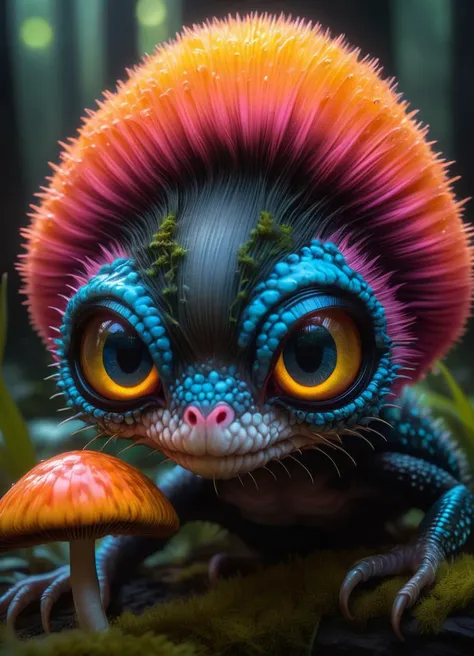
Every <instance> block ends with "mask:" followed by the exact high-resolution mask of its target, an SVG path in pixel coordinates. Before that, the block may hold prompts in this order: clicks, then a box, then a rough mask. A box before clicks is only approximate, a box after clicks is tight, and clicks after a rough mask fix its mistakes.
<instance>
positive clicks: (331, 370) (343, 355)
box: [272, 307, 363, 403]
mask: <svg viewBox="0 0 474 656" xmlns="http://www.w3.org/2000/svg"><path fill="white" fill-rule="evenodd" d="M308 327H310V328H314V330H312V331H308V332H307V333H306V334H305V333H304V332H303V331H304V329H305V328H308ZM308 335H309V337H310V338H311V339H312V340H313V346H312V349H313V350H312V351H311V339H309V340H308V339H306V342H307V343H308V341H309V344H310V348H309V349H308V348H307V347H306V350H305V349H300V351H301V352H300V353H299V354H298V352H297V346H298V344H297V340H298V339H299V341H300V345H301V343H302V337H303V338H305V337H308ZM314 337H316V339H314ZM323 347H325V348H324V351H323ZM315 349H319V350H318V351H316V352H315ZM326 351H327V352H328V353H329V356H328V355H327V353H326ZM295 353H296V355H295ZM301 354H303V356H304V361H299V362H298V360H302V358H301ZM298 355H299V356H300V357H299V358H298ZM315 356H316V360H315ZM318 357H320V365H321V366H316V365H315V364H314V363H315V362H316V363H317V362H318ZM328 360H330V362H329V364H328ZM362 360H363V357H362V338H361V335H360V332H359V329H358V327H357V325H356V323H355V321H354V320H353V319H352V317H351V316H350V314H349V313H348V312H346V311H345V310H343V309H341V308H337V307H331V308H326V309H322V310H318V311H317V312H315V313H312V314H310V315H306V316H305V317H304V318H303V320H302V321H300V322H298V324H296V325H295V326H293V328H292V330H291V331H290V333H289V335H288V336H287V338H286V339H285V342H284V344H283V345H282V348H281V350H280V352H279V355H278V358H277V361H276V364H275V367H274V370H273V375H272V377H273V380H274V383H275V384H276V386H277V388H278V389H279V390H280V391H281V392H283V393H284V394H286V395H287V396H289V397H291V398H292V399H297V400H301V401H303V402H313V403H314V402H321V403H324V402H328V401H330V400H333V399H337V398H338V397H340V396H341V395H343V394H345V393H346V392H347V391H348V390H349V389H350V388H351V387H353V385H354V384H355V382H356V381H357V378H358V376H359V375H360V372H361V368H362V365H363V361H362ZM312 367H313V368H316V371H315V372H312V371H311V369H312ZM298 369H299V372H298ZM295 372H296V373H295ZM308 372H310V374H309V373H308ZM298 373H299V374H300V375H299V376H298ZM297 376H298V377H299V378H300V380H298V379H297ZM304 379H307V380H304ZM305 383H308V384H305Z"/></svg>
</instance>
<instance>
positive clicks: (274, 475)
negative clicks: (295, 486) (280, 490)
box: [262, 465, 278, 481]
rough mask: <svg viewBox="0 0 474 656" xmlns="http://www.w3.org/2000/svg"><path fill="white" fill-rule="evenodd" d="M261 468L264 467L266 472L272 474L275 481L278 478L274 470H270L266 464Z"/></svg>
mask: <svg viewBox="0 0 474 656" xmlns="http://www.w3.org/2000/svg"><path fill="white" fill-rule="evenodd" d="M262 469H266V470H267V472H268V473H269V474H271V475H272V476H273V478H274V479H275V480H276V481H277V480H278V479H277V477H276V474H275V473H274V472H272V470H271V469H268V467H267V466H266V465H264V466H263V467H262Z"/></svg>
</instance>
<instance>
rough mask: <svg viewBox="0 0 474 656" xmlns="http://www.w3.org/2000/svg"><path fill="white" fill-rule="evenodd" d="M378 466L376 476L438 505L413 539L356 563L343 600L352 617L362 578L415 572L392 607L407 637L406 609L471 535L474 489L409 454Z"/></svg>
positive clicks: (382, 458)
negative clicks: (351, 600)
mask: <svg viewBox="0 0 474 656" xmlns="http://www.w3.org/2000/svg"><path fill="white" fill-rule="evenodd" d="M372 471H373V473H374V476H373V478H375V479H378V480H380V481H382V480H383V481H384V484H385V485H392V486H393V487H396V488H400V489H402V488H404V489H403V491H405V492H408V493H410V492H413V493H414V498H417V499H418V502H419V501H420V500H424V501H425V502H426V503H429V502H430V501H431V503H432V504H434V505H432V506H431V508H430V509H429V511H428V513H427V514H426V516H425V518H424V520H423V522H422V524H421V526H420V529H419V533H418V535H417V537H416V539H415V540H414V541H413V542H412V543H411V544H407V545H399V546H397V547H396V548H395V549H393V550H392V551H391V552H390V553H387V554H379V555H376V556H371V557H368V558H364V559H363V560H361V561H359V562H358V563H355V565H354V567H353V568H352V569H351V570H350V571H349V573H348V574H347V576H346V578H345V579H344V582H343V584H342V586H341V590H340V604H341V609H342V612H343V614H344V615H345V616H346V618H348V619H352V615H351V613H350V610H349V598H350V595H351V593H352V592H353V590H354V588H355V587H356V586H357V585H358V584H359V583H361V582H366V581H369V580H370V579H372V578H376V577H383V576H393V575H397V574H404V573H410V574H412V577H411V578H410V579H409V581H408V582H407V583H406V584H405V585H404V586H403V587H402V588H401V590H399V592H398V594H397V596H396V597H395V601H394V603H393V607H392V626H393V629H394V631H395V633H396V635H397V636H398V637H399V638H400V639H401V640H403V635H402V632H401V627H400V625H401V620H402V616H403V613H404V611H405V610H406V609H407V608H410V607H411V606H413V605H414V604H415V603H416V601H417V600H418V598H419V596H420V594H421V592H422V591H423V590H424V589H425V588H426V587H427V586H429V585H431V584H432V583H433V581H434V579H435V576H436V570H437V568H438V566H439V564H440V563H441V562H442V561H443V560H445V559H446V558H447V557H449V556H452V555H454V554H455V553H456V552H457V551H458V550H459V549H461V548H462V547H463V546H465V544H466V543H467V542H468V540H469V538H470V537H471V532H472V520H473V515H474V495H473V494H472V492H471V491H470V490H469V489H468V488H467V486H466V485H464V484H461V483H459V481H457V480H456V479H455V478H454V477H453V476H451V475H450V474H449V473H447V472H445V471H443V470H442V469H440V468H439V467H437V466H436V465H433V464H431V463H429V462H426V461H424V460H421V459H419V458H415V457H413V456H410V455H406V454H399V453H384V454H381V455H379V456H378V457H377V458H376V461H375V462H374V463H373V470H372ZM401 491H402V490H401ZM418 505H419V504H418Z"/></svg>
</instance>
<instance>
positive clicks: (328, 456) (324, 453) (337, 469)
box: [308, 446, 342, 478]
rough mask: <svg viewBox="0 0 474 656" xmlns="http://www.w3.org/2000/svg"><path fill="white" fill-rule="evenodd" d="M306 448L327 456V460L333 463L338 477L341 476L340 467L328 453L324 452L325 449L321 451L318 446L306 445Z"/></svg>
mask: <svg viewBox="0 0 474 656" xmlns="http://www.w3.org/2000/svg"><path fill="white" fill-rule="evenodd" d="M308 448H309V449H310V450H311V451H319V453H322V454H323V456H326V458H329V460H330V461H331V462H332V464H333V465H334V467H335V468H336V471H337V474H338V476H339V478H341V476H342V475H341V472H340V469H339V467H338V466H337V465H336V462H335V460H334V459H333V458H331V456H330V455H329V453H326V451H323V449H320V448H319V447H318V446H310V447H308Z"/></svg>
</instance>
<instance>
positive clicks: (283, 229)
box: [230, 211, 293, 323]
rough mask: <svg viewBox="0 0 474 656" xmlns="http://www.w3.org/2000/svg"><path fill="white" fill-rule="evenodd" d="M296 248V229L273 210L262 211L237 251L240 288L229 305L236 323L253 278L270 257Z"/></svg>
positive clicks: (233, 320) (232, 319)
mask: <svg viewBox="0 0 474 656" xmlns="http://www.w3.org/2000/svg"><path fill="white" fill-rule="evenodd" d="M292 248H293V229H292V227H291V226H289V225H285V224H282V225H279V224H278V223H276V221H275V219H274V217H273V216H272V215H271V214H270V212H266V211H262V212H261V213H260V216H259V219H258V222H257V225H256V226H255V228H253V229H252V230H251V232H250V237H249V239H248V240H247V241H246V242H245V244H242V246H240V248H239V249H238V251H237V264H238V267H239V276H240V277H239V288H238V291H237V295H236V298H235V300H234V302H233V303H232V305H231V307H230V321H231V322H233V323H235V322H236V321H237V318H238V314H239V311H240V307H241V304H242V302H243V301H245V300H246V299H247V298H248V296H249V287H250V284H251V281H252V278H253V277H254V276H255V274H256V272H258V270H259V269H260V267H261V266H262V264H263V262H264V261H265V259H266V258H267V257H269V256H270V257H272V256H275V255H277V254H278V253H280V252H284V251H291V250H292Z"/></svg>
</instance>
